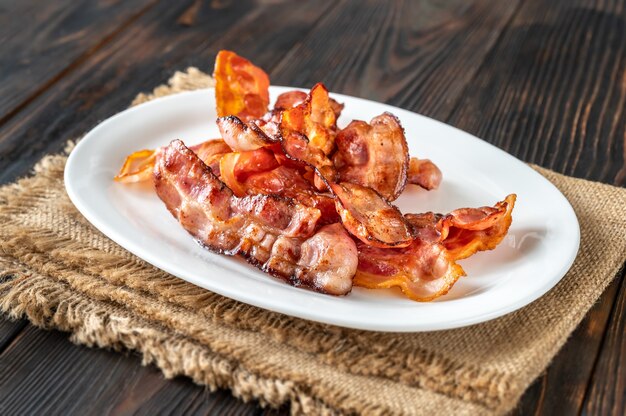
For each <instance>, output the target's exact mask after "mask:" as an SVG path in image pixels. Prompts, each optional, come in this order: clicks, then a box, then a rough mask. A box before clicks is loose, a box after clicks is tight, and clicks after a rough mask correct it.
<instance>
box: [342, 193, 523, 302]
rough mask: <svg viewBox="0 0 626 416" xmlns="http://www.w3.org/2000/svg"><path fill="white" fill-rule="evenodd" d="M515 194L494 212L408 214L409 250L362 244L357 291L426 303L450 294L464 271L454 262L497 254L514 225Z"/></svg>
mask: <svg viewBox="0 0 626 416" xmlns="http://www.w3.org/2000/svg"><path fill="white" fill-rule="evenodd" d="M515 198H516V197H515V195H513V194H512V195H509V196H507V197H506V198H505V199H504V201H501V202H498V203H497V204H495V205H494V206H493V207H480V208H461V209H457V210H455V211H452V212H451V213H449V214H447V215H442V214H435V213H432V212H427V213H424V214H407V215H406V218H407V220H408V221H409V222H410V223H411V225H412V226H413V228H414V235H415V240H414V241H413V243H412V244H411V245H410V246H408V247H404V248H391V249H385V248H377V247H372V246H370V245H366V244H363V243H358V245H357V246H358V250H359V266H358V270H357V273H356V276H355V278H354V284H355V285H356V286H363V287H367V288H370V289H378V288H390V287H394V286H398V287H400V289H401V290H402V291H403V292H404V294H405V295H407V296H408V297H409V298H411V299H413V300H416V301H420V302H424V301H429V300H432V299H435V298H436V297H439V296H441V295H444V294H446V293H447V292H448V291H449V290H450V288H451V287H452V285H454V283H455V282H456V281H457V279H458V278H459V277H461V276H464V275H465V272H464V271H463V269H462V268H461V266H459V265H458V264H456V263H455V262H456V261H457V260H461V259H464V258H467V257H469V256H471V255H472V254H474V253H476V252H477V251H482V250H491V249H494V248H495V247H496V246H497V245H498V244H499V243H500V242H501V241H502V239H503V238H504V236H505V235H506V233H507V231H508V229H509V226H510V225H511V213H512V211H513V207H514V205H515Z"/></svg>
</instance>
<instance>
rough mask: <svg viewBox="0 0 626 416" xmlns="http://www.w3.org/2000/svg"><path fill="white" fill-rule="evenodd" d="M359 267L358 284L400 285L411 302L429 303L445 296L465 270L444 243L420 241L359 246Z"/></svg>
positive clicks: (370, 287) (356, 281)
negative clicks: (394, 246)
mask: <svg viewBox="0 0 626 416" xmlns="http://www.w3.org/2000/svg"><path fill="white" fill-rule="evenodd" d="M358 250H359V265H358V270H357V273H356V275H355V277H354V285H355V286H362V287H366V288H369V289H387V288H391V287H394V286H398V287H399V288H400V289H401V290H402V292H403V293H404V294H405V295H406V296H407V297H408V298H410V299H412V300H415V301H418V302H427V301H430V300H433V299H435V298H437V297H439V296H442V295H445V294H446V293H448V291H449V290H450V289H451V288H452V286H453V285H454V283H456V281H457V280H458V279H459V277H461V276H464V275H465V272H464V271H463V268H462V267H461V266H459V265H458V264H456V263H455V262H454V260H453V259H452V257H451V256H450V255H449V253H448V252H447V250H446V249H445V248H444V246H443V245H442V244H441V243H437V242H434V243H433V242H428V241H424V240H421V239H416V240H415V241H413V243H412V244H411V245H409V246H408V247H404V248H377V247H372V246H368V245H365V244H361V243H360V244H358Z"/></svg>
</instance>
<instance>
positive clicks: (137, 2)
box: [0, 0, 155, 124]
mask: <svg viewBox="0 0 626 416" xmlns="http://www.w3.org/2000/svg"><path fill="white" fill-rule="evenodd" d="M154 3H155V0H132V1H107V2H94V1H90V0H80V1H75V0H63V1H43V2H42V1H34V0H20V1H2V2H1V3H0V79H2V82H1V83H0V124H1V123H2V121H4V120H6V119H7V118H8V117H10V116H11V115H13V114H15V111H16V110H18V109H19V108H21V107H22V106H23V105H24V104H25V103H27V102H28V101H29V100H31V99H33V97H35V96H37V95H38V94H40V93H41V92H42V91H43V90H45V89H46V88H47V87H49V86H50V85H51V84H52V83H54V81H55V80H57V79H59V77H61V76H62V75H63V74H64V73H65V72H66V71H68V70H70V69H71V68H72V67H73V66H74V65H75V64H76V63H77V62H79V61H80V60H81V59H86V58H87V57H88V56H89V54H90V53H93V51H94V50H95V49H97V48H98V47H99V46H102V45H104V44H106V42H107V41H108V40H109V39H110V38H111V37H112V36H114V35H115V34H116V33H118V32H119V31H120V30H122V29H123V28H124V27H125V26H126V25H128V24H129V23H130V22H132V21H133V20H134V19H136V18H137V16H139V15H140V14H142V13H144V12H145V11H146V10H147V9H148V8H149V7H150V6H151V5H153V4H154Z"/></svg>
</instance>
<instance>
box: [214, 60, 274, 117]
mask: <svg viewBox="0 0 626 416" xmlns="http://www.w3.org/2000/svg"><path fill="white" fill-rule="evenodd" d="M213 78H214V79H215V101H216V103H217V116H218V117H223V116H231V115H232V116H236V117H239V118H240V119H242V120H243V121H249V120H251V119H255V118H260V117H263V115H264V114H265V113H266V112H267V109H268V106H269V102H270V96H269V86H270V79H269V77H268V76H267V74H266V73H265V72H264V71H263V70H262V69H261V68H259V67H257V66H254V65H253V64H252V63H251V62H250V61H248V60H247V59H245V58H242V57H241V56H239V55H237V54H236V53H234V52H231V51H225V50H222V51H220V52H219V53H218V54H217V57H216V58H215V69H214V71H213Z"/></svg>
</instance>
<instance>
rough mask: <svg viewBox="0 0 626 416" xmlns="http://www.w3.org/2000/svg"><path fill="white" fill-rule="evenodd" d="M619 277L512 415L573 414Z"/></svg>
mask: <svg viewBox="0 0 626 416" xmlns="http://www.w3.org/2000/svg"><path fill="white" fill-rule="evenodd" d="M619 282H620V279H619V278H618V279H616V280H615V281H614V282H613V283H612V284H611V285H610V286H609V287H608V289H607V290H606V291H605V292H604V293H603V294H602V296H601V298H600V299H599V300H598V302H597V303H596V304H595V305H594V307H593V308H592V309H591V310H590V311H589V313H588V314H587V316H586V317H585V319H584V320H583V321H582V322H581V323H580V325H579V326H578V328H576V330H575V331H574V332H573V333H572V336H571V338H570V339H569V340H568V342H567V343H566V344H565V345H564V346H563V349H562V350H561V351H559V353H558V355H557V356H556V357H555V359H554V360H553V362H552V363H551V365H550V367H548V369H547V370H546V372H545V373H544V374H543V375H541V377H539V378H538V379H537V380H536V381H535V382H534V383H533V384H532V385H531V386H530V387H529V388H528V390H527V391H526V393H524V396H523V397H522V399H521V400H520V403H519V404H518V406H517V408H516V409H515V411H514V412H513V415H519V416H523V415H529V414H535V415H555V414H560V415H577V414H579V413H580V409H581V408H582V407H583V403H584V399H585V393H586V391H587V389H588V386H589V383H590V379H591V374H592V372H593V368H594V366H595V365H596V361H597V357H598V355H599V353H600V350H601V343H602V339H603V337H604V334H605V333H606V329H607V325H608V322H609V317H610V315H611V310H612V307H613V306H614V304H615V299H616V297H617V292H618V288H619Z"/></svg>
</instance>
